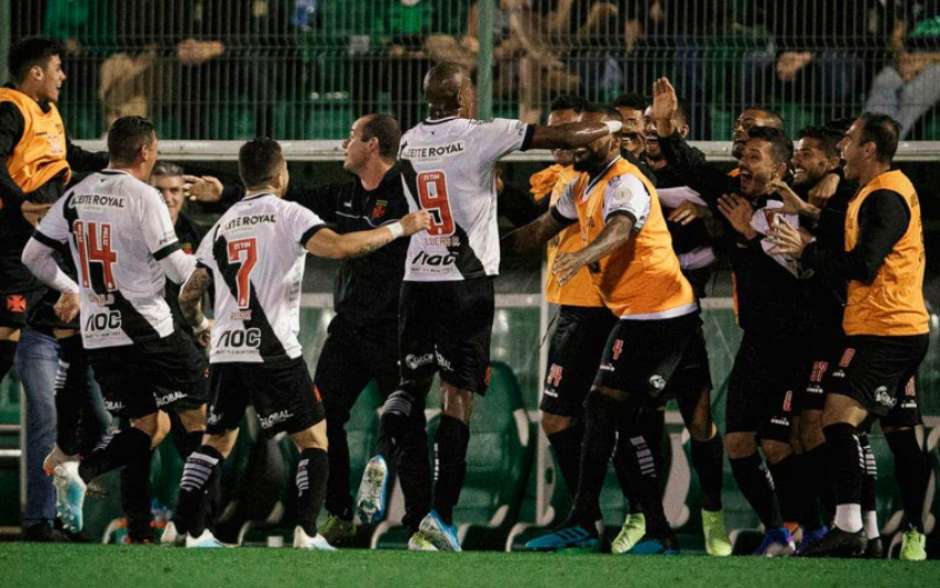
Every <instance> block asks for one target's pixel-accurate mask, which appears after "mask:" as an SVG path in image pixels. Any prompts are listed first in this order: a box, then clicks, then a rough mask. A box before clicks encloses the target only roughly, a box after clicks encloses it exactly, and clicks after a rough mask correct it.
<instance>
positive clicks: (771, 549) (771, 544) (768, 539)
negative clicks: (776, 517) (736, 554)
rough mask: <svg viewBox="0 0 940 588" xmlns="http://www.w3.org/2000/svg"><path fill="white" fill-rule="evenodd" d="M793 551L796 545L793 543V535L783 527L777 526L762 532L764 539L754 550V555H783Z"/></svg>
mask: <svg viewBox="0 0 940 588" xmlns="http://www.w3.org/2000/svg"><path fill="white" fill-rule="evenodd" d="M795 551H796V545H794V544H793V535H791V534H790V531H788V530H787V529H786V528H785V527H777V528H776V529H770V530H768V531H767V532H766V533H764V540H763V541H761V542H760V546H759V547H758V548H757V549H756V550H754V555H762V556H764V557H784V556H787V555H793V553H794V552H795Z"/></svg>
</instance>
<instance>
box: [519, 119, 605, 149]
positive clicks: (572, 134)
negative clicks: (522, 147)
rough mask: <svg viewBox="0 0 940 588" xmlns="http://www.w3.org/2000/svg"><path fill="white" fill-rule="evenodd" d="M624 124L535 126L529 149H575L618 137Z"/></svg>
mask: <svg viewBox="0 0 940 588" xmlns="http://www.w3.org/2000/svg"><path fill="white" fill-rule="evenodd" d="M622 127H623V123H621V122H620V121H616V120H609V121H605V122H574V123H568V124H564V125H557V126H553V127H546V126H541V125H535V126H533V127H532V129H533V130H532V138H531V139H530V140H529V143H528V146H527V147H528V148H529V149H556V148H561V149H574V148H576V147H583V146H584V145H588V144H590V143H593V142H594V141H596V140H597V139H600V138H602V137H606V136H607V135H616V134H617V133H619V132H620V129H621V128H622Z"/></svg>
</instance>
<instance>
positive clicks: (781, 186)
mask: <svg viewBox="0 0 940 588" xmlns="http://www.w3.org/2000/svg"><path fill="white" fill-rule="evenodd" d="M770 185H771V186H773V189H774V192H776V194H777V196H780V198H782V199H783V206H782V207H781V208H778V209H776V210H777V212H782V213H784V214H801V213H803V212H804V211H805V210H806V207H807V204H806V201H805V200H803V199H802V198H800V197H799V196H798V195H797V193H796V192H794V191H793V188H791V187H790V184H788V183H786V182H784V181H783V180H774V181H772V182H771V183H770Z"/></svg>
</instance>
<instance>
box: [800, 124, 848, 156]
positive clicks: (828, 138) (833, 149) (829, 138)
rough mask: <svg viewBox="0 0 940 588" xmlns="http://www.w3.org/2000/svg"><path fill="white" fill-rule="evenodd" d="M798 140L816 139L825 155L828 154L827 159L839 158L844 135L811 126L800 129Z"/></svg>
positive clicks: (833, 130) (826, 128) (828, 129)
mask: <svg viewBox="0 0 940 588" xmlns="http://www.w3.org/2000/svg"><path fill="white" fill-rule="evenodd" d="M796 138H797V139H815V140H817V141H819V145H820V147H821V148H822V151H823V153H825V154H826V157H838V156H839V141H841V140H842V133H841V132H839V131H837V130H835V129H830V128H829V127H820V126H813V125H811V126H808V127H803V128H802V129H800V132H798V133H797V134H796Z"/></svg>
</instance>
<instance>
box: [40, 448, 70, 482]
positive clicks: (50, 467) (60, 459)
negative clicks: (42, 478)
mask: <svg viewBox="0 0 940 588" xmlns="http://www.w3.org/2000/svg"><path fill="white" fill-rule="evenodd" d="M68 461H76V462H77V461H78V456H77V455H68V454H67V453H65V452H64V451H62V450H61V449H59V446H58V445H56V446H55V447H53V448H52V451H50V452H49V455H47V456H46V458H45V459H44V460H42V471H44V472H45V473H46V475H47V476H51V475H53V474H55V468H56V466H60V465H62V464H64V463H65V462H68Z"/></svg>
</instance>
